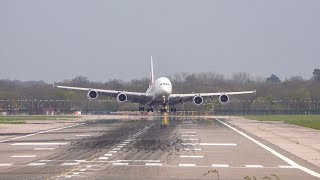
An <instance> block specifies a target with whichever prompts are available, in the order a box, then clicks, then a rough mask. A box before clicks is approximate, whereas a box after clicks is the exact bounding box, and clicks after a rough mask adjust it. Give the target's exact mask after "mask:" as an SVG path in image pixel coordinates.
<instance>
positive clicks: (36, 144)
mask: <svg viewBox="0 0 320 180" xmlns="http://www.w3.org/2000/svg"><path fill="white" fill-rule="evenodd" d="M66 144H68V143H60V142H59V143H13V144H11V146H50V145H66Z"/></svg>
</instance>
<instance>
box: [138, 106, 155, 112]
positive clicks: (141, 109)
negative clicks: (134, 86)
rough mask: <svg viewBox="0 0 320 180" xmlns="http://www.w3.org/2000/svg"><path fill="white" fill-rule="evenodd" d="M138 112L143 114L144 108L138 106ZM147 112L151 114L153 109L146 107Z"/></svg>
mask: <svg viewBox="0 0 320 180" xmlns="http://www.w3.org/2000/svg"><path fill="white" fill-rule="evenodd" d="M139 111H141V112H144V106H139ZM147 112H153V107H151V106H149V107H147Z"/></svg>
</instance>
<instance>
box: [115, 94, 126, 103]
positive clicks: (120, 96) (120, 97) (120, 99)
mask: <svg viewBox="0 0 320 180" xmlns="http://www.w3.org/2000/svg"><path fill="white" fill-rule="evenodd" d="M127 100H128V97H127V95H126V94H124V93H120V94H118V95H117V102H118V103H124V102H126V101H127Z"/></svg>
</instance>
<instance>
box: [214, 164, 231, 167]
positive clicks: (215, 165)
mask: <svg viewBox="0 0 320 180" xmlns="http://www.w3.org/2000/svg"><path fill="white" fill-rule="evenodd" d="M211 166H212V167H229V165H228V164H212V165H211Z"/></svg>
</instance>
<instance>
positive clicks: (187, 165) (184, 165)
mask: <svg viewBox="0 0 320 180" xmlns="http://www.w3.org/2000/svg"><path fill="white" fill-rule="evenodd" d="M195 166H196V164H179V167H195Z"/></svg>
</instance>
